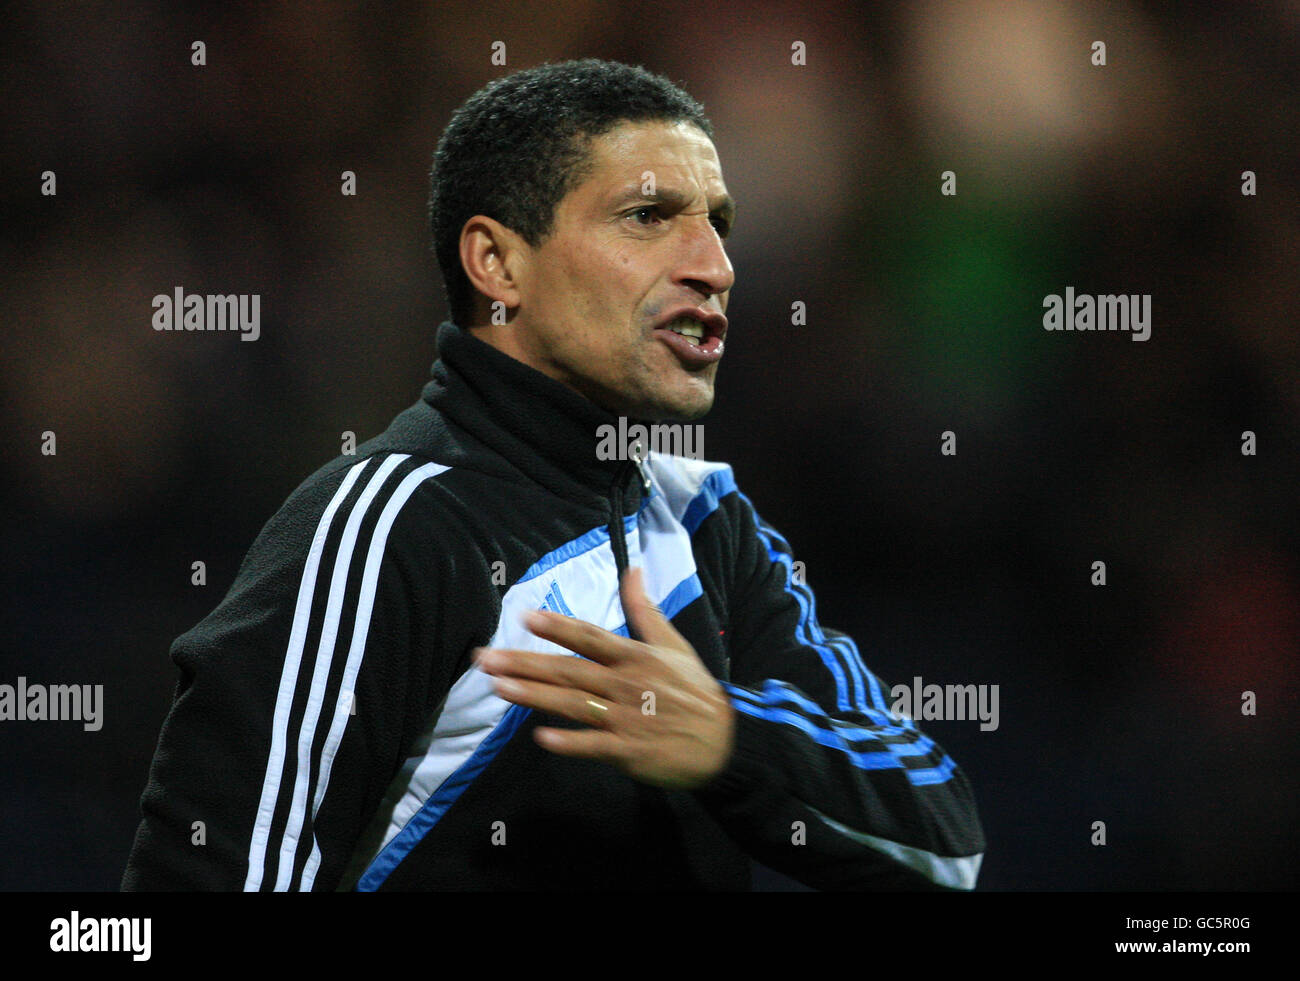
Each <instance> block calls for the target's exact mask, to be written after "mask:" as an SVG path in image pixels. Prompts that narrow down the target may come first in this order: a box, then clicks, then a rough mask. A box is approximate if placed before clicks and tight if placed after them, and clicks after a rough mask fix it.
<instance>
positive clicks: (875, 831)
mask: <svg viewBox="0 0 1300 981" xmlns="http://www.w3.org/2000/svg"><path fill="white" fill-rule="evenodd" d="M720 511H723V512H725V513H726V514H725V517H726V518H729V519H730V520H729V521H727V523H728V524H729V525H730V527H731V529H732V534H731V535H730V536H729V537H731V538H732V546H733V548H734V554H735V556H736V564H735V566H734V572H733V581H732V583H731V593H732V595H731V604H730V606H731V609H730V623H729V627H728V633H729V638H730V645H729V646H730V656H731V670H730V677H729V679H728V680H726V681H724V682H722V686H723V689H724V690H725V692H726V694H727V696H728V699H729V701H730V704H731V707H732V708H733V709H734V710H735V722H734V731H733V739H732V751H731V755H730V757H729V759H728V761H727V763H726V765H725V768H724V769H723V770H722V772H721V773H719V774H718V775H716V776H715V777H713V778H712V779H711V780H709V781H708V782H707V783H706V784H704V785H703V786H701V787H699V788H696V790H695V793H696V796H697V798H698V799H699V800H700V801H701V802H702V803H703V804H704V805H705V806H706V807H707V808H708V810H709V811H710V813H712V814H713V815H714V817H715V818H716V819H717V820H718V822H719V823H720V824H721V825H722V826H723V827H724V828H725V829H726V830H727V831H728V832H729V833H730V834H731V835H732V836H733V837H735V838H736V839H737V841H739V842H740V843H741V844H742V845H743V846H744V847H745V848H746V849H747V850H748V851H749V852H750V854H752V855H753V856H754V857H755V858H757V859H758V860H759V861H761V862H763V863H764V864H766V865H769V866H770V867H772V868H774V869H777V870H778V871H781V872H785V873H786V874H788V875H791V876H793V877H795V878H797V879H799V880H800V881H802V882H804V883H806V884H808V885H811V886H814V887H817V888H854V889H862V888H950V889H971V888H973V887H974V885H975V879H976V876H977V874H978V872H979V866H980V862H981V859H982V857H983V851H984V847H985V842H984V834H983V830H982V828H981V825H980V820H979V815H978V812H977V809H976V805H975V798H974V794H973V792H972V790H971V785H970V782H969V780H968V779H967V777H966V774H965V773H964V771H962V770H961V768H960V767H958V766H957V764H956V763H955V762H954V761H953V760H952V758H951V757H949V756H948V755H947V754H946V753H945V752H944V751H943V749H942V748H940V747H939V746H938V745H937V744H936V743H935V742H934V741H933V740H931V739H930V738H929V737H928V736H926V735H925V734H924V733H922V732H921V731H920V730H919V729H918V728H917V727H916V725H915V724H914V723H913V722H912V721H910V720H908V719H900V718H895V717H893V716H892V715H891V714H890V712H889V709H888V706H887V704H886V702H885V695H886V693H887V692H888V688H887V687H886V686H885V684H884V683H883V682H882V681H881V680H880V679H879V678H878V677H876V676H875V675H874V674H873V673H872V672H871V671H870V670H869V669H868V668H867V667H866V665H865V664H863V663H862V660H861V658H860V657H859V655H858V650H857V646H856V645H855V644H854V642H853V641H852V639H851V638H849V637H848V636H846V635H844V634H841V633H839V632H837V631H833V630H827V629H824V628H822V627H821V626H820V625H819V624H818V622H817V617H816V607H815V603H814V599H813V594H812V591H811V590H810V589H809V588H808V586H807V585H806V584H804V583H802V582H800V581H799V580H800V578H801V577H799V576H796V575H795V572H794V563H793V560H792V557H791V554H790V549H789V546H788V545H787V544H786V542H785V540H784V539H783V538H782V537H781V536H780V534H779V533H778V532H776V531H775V529H773V528H771V527H770V526H768V525H766V524H765V523H764V522H763V521H762V520H761V519H760V518H759V516H758V515H757V513H756V512H755V510H754V508H753V506H752V505H751V504H750V502H749V500H748V499H747V498H746V497H744V495H743V494H740V493H739V492H738V491H737V492H735V493H733V494H729V495H727V496H726V497H725V498H724V499H723V500H722V501H721V502H720ZM717 517H718V518H724V515H723V514H719V515H717Z"/></svg>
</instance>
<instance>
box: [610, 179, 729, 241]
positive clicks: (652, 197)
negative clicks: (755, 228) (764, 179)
mask: <svg viewBox="0 0 1300 981" xmlns="http://www.w3.org/2000/svg"><path fill="white" fill-rule="evenodd" d="M630 201H650V202H653V203H655V204H663V205H666V206H668V207H671V208H677V209H678V210H681V209H682V208H685V207H686V205H687V204H688V203H689V202H690V198H689V197H688V196H687V195H685V194H683V193H682V192H680V191H678V190H675V189H674V188H665V187H656V188H655V193H654V194H646V193H645V192H644V191H642V190H641V185H640V184H629V185H628V186H627V187H625V188H623V189H622V191H621V192H620V193H619V195H618V197H617V198H615V199H614V207H616V208H617V207H620V206H621V205H624V204H627V203H628V202H630ZM709 214H710V215H711V216H716V217H718V218H721V219H722V220H723V221H725V222H726V223H727V230H728V231H730V230H731V228H732V227H733V226H734V225H735V224H736V201H735V199H734V198H733V197H732V196H731V195H730V194H724V195H722V197H721V198H719V199H718V203H717V204H716V205H714V206H713V207H712V208H710V209H709Z"/></svg>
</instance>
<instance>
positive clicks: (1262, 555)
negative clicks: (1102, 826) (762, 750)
mask: <svg viewBox="0 0 1300 981" xmlns="http://www.w3.org/2000/svg"><path fill="white" fill-rule="evenodd" d="M207 8H208V5H204V4H197V3H189V4H185V3H156V4H147V3H114V4H105V3H82V4H76V5H62V4H44V3H20V4H14V5H10V6H9V9H10V11H11V13H10V16H9V18H8V23H7V27H6V29H5V31H3V32H0V47H2V48H3V57H2V59H0V72H2V74H3V81H4V93H5V97H4V99H3V100H0V117H2V118H3V129H4V133H5V139H4V141H3V145H2V149H0V162H2V165H3V173H4V175H5V179H4V181H3V182H2V183H0V197H2V198H3V211H4V214H5V219H4V224H3V229H4V236H3V242H2V243H0V249H3V252H2V253H0V270H2V272H0V281H2V282H3V291H2V295H0V304H2V311H3V316H4V322H5V323H8V324H9V325H10V328H11V329H12V330H13V332H14V336H13V337H11V338H10V339H9V340H7V341H6V342H5V357H4V359H3V368H2V371H3V392H4V401H5V420H6V423H5V436H6V437H7V439H8V441H9V444H8V447H7V449H6V452H5V453H4V455H3V464H2V465H3V467H4V473H3V480H0V488H2V489H3V490H2V493H3V503H2V505H0V507H2V508H3V512H2V517H3V520H4V526H5V528H6V535H5V559H6V560H5V562H4V572H5V576H6V580H5V583H4V614H5V620H4V629H3V633H2V634H0V657H2V658H3V661H2V663H0V682H2V683H7V684H14V683H15V681H16V678H17V677H18V676H19V675H22V676H25V677H26V678H27V679H28V680H29V681H30V682H41V683H46V684H58V683H78V684H103V685H104V686H105V694H104V700H105V708H104V725H103V729H102V730H101V731H99V732H85V731H83V729H82V727H81V725H80V724H79V723H75V722H61V723H53V722H47V723H44V724H35V723H22V722H8V723H0V888H3V889H11V890H12V889H92V890H100V889H103V890H110V889H116V888H117V886H118V883H119V880H120V876H121V873H122V870H123V867H124V864H125V861H126V857H127V853H128V850H129V848H130V845H131V841H132V836H133V834H134V831H135V826H136V823H137V821H138V819H139V812H138V798H139V795H140V793H141V791H142V790H143V788H144V784H145V780H146V776H147V771H148V766H149V761H150V758H151V756H152V753H153V749H154V744H155V741H156V739H157V736H158V731H159V727H160V725H161V723H162V720H163V717H164V715H165V714H166V711H167V708H168V706H169V704H170V699H171V695H172V691H173V688H174V686H175V682H176V678H177V674H176V671H175V669H174V667H173V666H172V664H171V663H170V661H169V660H168V657H167V652H168V648H169V646H170V643H171V641H172V640H173V639H174V638H175V637H176V636H177V635H178V634H180V633H182V632H183V631H185V630H186V629H188V628H189V627H190V626H192V625H193V624H194V623H195V622H197V621H198V620H199V619H200V618H202V617H203V616H204V615H205V614H206V613H207V612H208V611H209V610H210V609H211V608H212V607H213V606H215V605H216V603H217V602H218V601H219V600H220V598H221V596H222V595H224V593H225V590H226V589H227V588H228V586H229V585H230V582H231V581H232V579H233V577H234V573H235V571H236V569H237V567H238V564H239V562H240V560H241V558H242V557H243V554H244V552H245V550H246V549H247V548H248V546H249V545H250V544H251V542H252V540H253V538H254V537H255V535H256V534H257V532H258V530H259V528H260V527H261V526H262V524H263V523H264V522H265V521H266V520H267V518H269V517H270V515H271V514H272V513H273V512H274V511H275V510H276V509H277V508H278V507H279V505H280V503H281V502H282V501H283V499H284V498H285V497H286V496H287V495H288V494H289V492H290V491H291V490H292V489H293V488H294V487H295V486H296V485H297V484H298V483H299V481H301V480H302V479H303V478H305V477H306V476H307V475H308V474H309V473H311V472H312V471H314V470H315V469H316V468H317V467H319V466H320V465H322V464H323V463H325V462H326V461H328V460H329V459H331V458H332V457H334V456H335V455H337V454H338V453H339V450H340V434H341V433H342V432H344V431H345V430H350V431H353V432H355V433H356V434H357V437H358V442H360V441H362V440H364V439H366V438H369V437H370V436H372V435H374V434H376V433H377V432H379V431H380V430H382V429H383V428H384V427H385V426H386V425H387V424H388V422H389V420H390V419H391V418H392V416H393V415H395V414H396V413H397V412H399V411H400V410H401V409H403V408H404V407H406V406H407V405H409V404H410V403H411V402H413V401H414V400H415V399H416V398H417V397H418V395H419V390H420V387H421V385H422V384H423V382H424V380H425V379H426V377H427V375H428V369H429V366H430V363H431V362H432V360H433V357H434V329H435V327H436V325H437V324H438V322H439V321H440V320H442V319H443V318H444V317H445V316H446V313H445V309H444V307H443V301H442V294H441V289H440V280H439V276H438V271H437V266H436V263H435V262H434V261H433V258H432V255H431V253H430V251H429V248H428V239H427V235H426V231H425V209H426V194H427V189H426V180H427V172H428V166H429V161H430V156H431V154H432V151H433V148H434V145H435V144H436V141H437V139H438V136H439V134H440V133H441V131H442V128H443V126H444V125H445V124H446V122H447V120H448V118H449V115H450V113H451V111H452V110H453V109H454V108H455V107H456V106H457V105H458V104H459V103H460V102H461V101H463V100H464V99H465V98H466V97H467V96H468V95H470V93H472V92H473V91H475V90H476V89H478V88H479V87H481V86H482V85H483V84H485V83H486V82H488V81H489V80H491V79H492V78H494V77H497V76H498V75H501V74H505V73H508V72H510V71H513V70H516V69H519V68H523V67H527V66H530V65H534V64H537V63H540V62H542V61H555V60H562V59H566V58H572V57H583V56H597V57H606V58H613V59H619V60H624V61H629V62H635V63H640V64H644V65H646V66H647V67H649V68H651V69H652V70H655V71H657V72H660V73H662V74H665V75H667V76H668V77H670V78H671V79H673V80H674V81H677V82H679V83H681V84H683V85H684V86H685V87H686V88H687V89H688V90H689V91H690V92H691V93H692V94H693V95H695V96H696V97H697V98H698V99H700V100H701V101H702V102H703V103H704V105H705V108H706V110H707V111H708V112H709V113H710V115H711V117H712V119H713V122H714V124H715V126H716V129H717V146H718V151H719V154H720V157H721V160H722V165H723V173H724V175H725V178H726V180H727V183H728V186H729V189H730V190H731V192H732V193H733V195H735V196H736V198H737V199H738V200H739V202H740V205H741V214H740V220H739V223H738V225H737V229H736V233H735V235H734V236H733V238H732V239H731V245H730V254H731V259H732V262H733V264H734V265H735V267H736V272H737V283H736V288H735V290H734V293H733V298H732V302H731V306H730V308H729V310H728V313H729V315H730V319H731V324H732V330H731V335H730V337H729V343H728V353H727V358H726V362H725V365H724V366H723V368H722V370H721V373H720V376H719V388H718V391H719V397H718V403H717V407H716V408H715V410H714V411H713V413H712V414H711V415H710V416H709V417H708V418H707V420H706V423H705V439H706V442H705V455H706V456H707V457H709V458H710V459H720V460H727V461H729V462H731V463H732V465H733V466H734V468H735V472H736V475H737V478H738V480H739V482H740V485H741V487H742V488H743V489H745V491H746V492H747V494H748V495H749V496H750V497H751V498H752V499H753V501H754V502H755V504H756V505H757V506H758V508H759V510H760V512H761V513H762V514H763V516H764V517H765V518H766V519H767V520H768V521H770V522H771V523H773V524H774V525H776V527H778V528H779V529H781V530H782V532H783V533H784V534H785V535H786V537H787V538H788V539H789V540H790V542H791V543H792V545H793V547H794V548H795V550H796V556H797V557H799V558H801V559H802V560H803V561H804V562H805V563H806V565H807V570H808V578H809V581H810V583H811V584H812V586H813V587H814V589H815V590H816V591H817V595H818V612H819V614H820V618H821V620H822V622H823V623H824V624H827V625H830V626H834V627H836V628H839V629H842V630H845V631H848V632H849V633H851V634H852V635H853V636H854V637H855V638H856V640H857V642H858V644H859V647H860V649H861V650H862V652H863V655H864V658H865V660H866V661H867V664H868V665H869V666H870V667H871V668H872V669H873V670H875V671H876V672H877V673H878V674H880V675H881V676H882V677H883V678H884V679H885V681H886V682H887V683H889V684H896V683H900V682H910V681H911V679H912V678H913V677H914V676H917V675H919V676H921V677H922V679H923V680H924V681H925V682H927V683H938V684H950V683H959V684H967V683H970V684H997V685H999V686H1000V725H999V728H998V729H997V730H996V731H993V732H982V731H980V728H979V725H978V723H976V722H969V721H968V722H931V723H926V724H925V728H926V729H927V731H929V732H930V733H931V734H932V735H933V736H935V737H936V738H937V739H938V740H939V742H940V743H942V744H943V745H944V746H945V748H946V749H947V750H948V751H949V752H950V754H951V755H952V756H953V757H954V758H955V759H956V760H957V761H958V762H959V763H960V764H961V765H962V766H963V767H964V768H965V769H966V770H967V771H968V772H969V773H970V775H971V778H972V780H973V783H974V787H975V790H976V793H977V796H978V800H979V804H980V808H981V813H982V816H983V819H984V823H985V827H986V830H987V834H988V838H989V849H988V853H987V858H986V860H985V864H984V868H983V872H982V874H981V879H980V887H981V888H983V889H993V890H1018V889H1031V890H1065V889H1085V890H1098V889H1197V888H1210V889H1276V888H1287V889H1291V888H1294V887H1295V886H1296V885H1297V872H1296V870H1297V840H1298V837H1300V836H1298V834H1297V825H1298V823H1300V822H1298V821H1297V817H1298V815H1297V794H1296V787H1297V782H1296V778H1295V773H1296V768H1297V765H1298V764H1300V752H1298V746H1300V741H1298V740H1297V728H1296V723H1297V715H1298V714H1300V713H1297V694H1298V692H1297V684H1296V671H1295V662H1296V657H1297V653H1298V652H1300V541H1298V538H1300V534H1298V533H1300V527H1298V522H1297V519H1296V489H1297V478H1300V467H1298V466H1297V446H1298V442H1297V441H1298V438H1300V425H1298V424H1300V370H1298V369H1300V323H1298V319H1300V318H1297V315H1296V295H1297V285H1298V284H1300V275H1298V273H1300V261H1298V257H1297V245H1298V243H1300V207H1298V205H1300V187H1298V184H1300V180H1298V178H1300V174H1298V172H1297V171H1298V168H1297V161H1298V160H1300V145H1298V144H1300V112H1297V94H1298V93H1300V77H1298V75H1300V68H1298V66H1300V58H1297V51H1298V48H1300V45H1298V44H1297V41H1298V39H1300V4H1298V3H1296V2H1264V3H1253V4H1214V3H1183V4H1177V5H1174V4H1163V3H1138V2H1111V3H1104V4H1103V3H1096V4H1093V3H1071V2H1059V0H1058V2H1035V3H1026V2H1003V0H987V2H962V3H887V4H886V3H818V4H806V5H798V4H784V5H782V4H761V3H742V4H725V5H718V6H716V7H709V6H707V5H701V4H699V3H685V2H667V3H656V4H645V3H640V2H629V0H621V2H600V3H597V2H581V0H579V2H568V3H565V4H564V5H562V6H559V5H557V6H555V7H547V6H543V5H523V4H518V3H479V2H475V3H456V4H450V3H446V4H444V3H440V4H427V5H426V4H412V3H394V4H387V3H374V4H358V5H355V6H353V5H345V4H315V3H313V4H294V3H267V4H258V5H247V6H234V5H232V6H228V7H223V8H221V10H220V11H210V10H209V9H207ZM196 40H201V41H203V42H204V43H205V45H206V60H207V64H206V65H205V66H202V67H196V66H194V65H192V64H191V43H192V42H193V41H196ZM1098 40H1100V41H1104V42H1105V44H1106V64H1105V66H1096V65H1093V64H1092V49H1091V45H1092V43H1093V42H1094V41H1098ZM495 41H502V42H504V43H505V45H506V56H507V63H506V65H505V66H499V65H494V64H493V63H492V61H491V54H492V45H493V42H495ZM796 41H802V42H804V44H805V45H806V49H807V64H806V65H802V66H797V65H792V64H791V45H792V44H793V43H794V42H796ZM46 170H52V171H54V172H55V174H56V179H57V195H56V196H52V197H50V196H43V195H42V194H41V193H40V184H41V174H42V172H43V171H46ZM345 170H351V171H354V172H355V173H356V175H357V178H356V179H357V192H358V193H357V194H356V196H355V197H345V196H343V195H341V194H340V175H341V173H342V172H343V171H345ZM947 170H951V171H953V172H955V174H956V177H957V191H958V193H957V195H956V196H943V195H941V194H940V174H941V173H942V172H943V171H947ZM1246 170H1250V171H1253V172H1254V173H1255V174H1256V175H1257V184H1258V193H1257V194H1256V195H1255V196H1245V195H1243V194H1242V172H1243V171H1246ZM177 285H180V286H183V287H184V288H185V289H186V291H188V292H193V293H258V294H260V295H261V298H262V299H261V314H262V329H261V337H260V339H259V340H258V341H256V342H255V343H243V342H240V341H239V339H238V337H237V336H235V335H232V334H217V333H212V334H202V333H160V332H156V331H154V330H153V329H152V328H151V317H152V312H153V311H152V308H151V298H152V297H153V296H154V295H155V294H157V293H170V292H171V291H172V289H173V288H174V287H175V286H177ZM1066 286H1073V287H1074V288H1075V289H1076V290H1077V291H1078V292H1081V293H1083V292H1087V293H1124V294H1141V293H1149V294H1151V295H1152V321H1153V325H1152V332H1151V338H1150V340H1149V341H1147V342H1145V343H1135V342H1133V340H1132V339H1131V338H1130V336H1129V335H1127V334H1118V333H1112V334H1083V333H1049V332H1047V331H1044V330H1043V328H1042V325H1041V318H1042V315H1043V306H1042V303H1043V297H1044V296H1046V295H1047V294H1049V293H1061V292H1063V290H1064V288H1065V287H1066ZM795 301H802V302H803V303H805V304H806V305H807V311H808V323H807V325H805V326H791V325H790V310H791V304H792V303H794V302H795ZM47 430H52V431H54V432H55V433H56V434H57V440H58V443H57V446H58V453H57V455H56V456H53V457H51V456H44V455H42V453H41V452H40V444H41V433H43V432H44V431H47ZM945 430H951V431H953V432H954V433H955V434H956V436H957V440H958V443H957V446H958V453H957V455H956V456H955V457H946V456H942V455H941V454H940V452H939V449H940V445H939V444H940V434H941V433H942V432H943V431H945ZM1246 430H1250V431H1252V432H1253V433H1255V434H1256V438H1257V441H1258V452H1257V454H1256V455H1254V456H1246V455H1243V454H1242V452H1241V442H1242V433H1243V432H1244V431H1246ZM200 560H201V561H203V562H205V563H206V565H207V572H208V582H207V585H206V586H194V585H191V583H190V576H191V564H192V563H193V562H195V561H200ZM1097 560H1101V561H1104V562H1105V563H1106V567H1107V577H1108V581H1107V585H1105V586H1104V587H1099V586H1093V585H1091V584H1090V575H1091V564H1092V563H1093V562H1094V561H1097ZM1247 690H1249V691H1253V692H1255V693H1256V696H1257V699H1258V714H1257V715H1256V716H1254V717H1251V716H1244V715H1243V714H1242V711H1241V700H1242V692H1243V691H1247ZM1095 821H1104V822H1105V823H1106V829H1107V844H1106V845H1105V846H1104V847H1098V846H1095V845H1093V844H1091V836H1092V825H1093V822H1095ZM764 882H765V884H768V885H776V884H779V881H778V880H772V879H765V880H764Z"/></svg>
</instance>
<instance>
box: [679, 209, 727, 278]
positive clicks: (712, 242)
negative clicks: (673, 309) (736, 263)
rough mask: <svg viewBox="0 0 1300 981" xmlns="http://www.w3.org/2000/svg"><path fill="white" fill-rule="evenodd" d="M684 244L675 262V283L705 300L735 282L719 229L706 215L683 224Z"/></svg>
mask: <svg viewBox="0 0 1300 981" xmlns="http://www.w3.org/2000/svg"><path fill="white" fill-rule="evenodd" d="M686 226H687V231H686V241H685V242H683V243H682V251H681V256H680V258H679V261H678V263H677V275H676V276H675V277H674V278H675V279H676V281H677V282H679V283H682V284H683V285H685V286H688V287H690V288H691V289H693V290H697V291H698V292H700V293H703V294H704V298H705V299H708V298H709V297H711V296H713V295H714V294H716V293H726V292H727V291H728V290H730V289H731V287H732V286H733V285H735V282H736V273H735V270H734V269H732V268H731V260H730V259H728V258H727V250H726V248H725V247H724V246H723V244H722V238H721V237H720V236H719V235H718V230H717V229H716V228H714V227H713V222H712V221H710V220H709V219H708V217H707V216H701V217H700V218H699V219H698V220H694V221H690V222H687V223H686Z"/></svg>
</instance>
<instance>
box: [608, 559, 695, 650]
mask: <svg viewBox="0 0 1300 981" xmlns="http://www.w3.org/2000/svg"><path fill="white" fill-rule="evenodd" d="M619 598H620V599H621V600H622V601H623V612H624V613H625V614H627V625H628V627H629V628H631V632H632V634H633V636H634V637H635V638H636V639H637V640H640V641H642V642H643V643H646V644H653V645H655V646H658V647H671V648H674V649H678V650H680V649H681V648H682V647H684V646H685V647H689V646H690V644H689V642H688V641H687V640H686V638H685V637H683V636H682V635H681V634H680V633H678V632H677V628H676V627H674V626H673V625H672V621H670V620H669V619H668V618H667V617H666V616H664V613H663V611H662V610H660V609H659V607H657V606H655V605H654V603H652V602H651V601H650V597H648V596H647V595H646V594H645V573H644V572H643V571H642V570H641V569H640V568H639V567H638V568H630V569H628V570H627V571H626V572H624V573H623V581H622V582H621V583H619Z"/></svg>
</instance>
